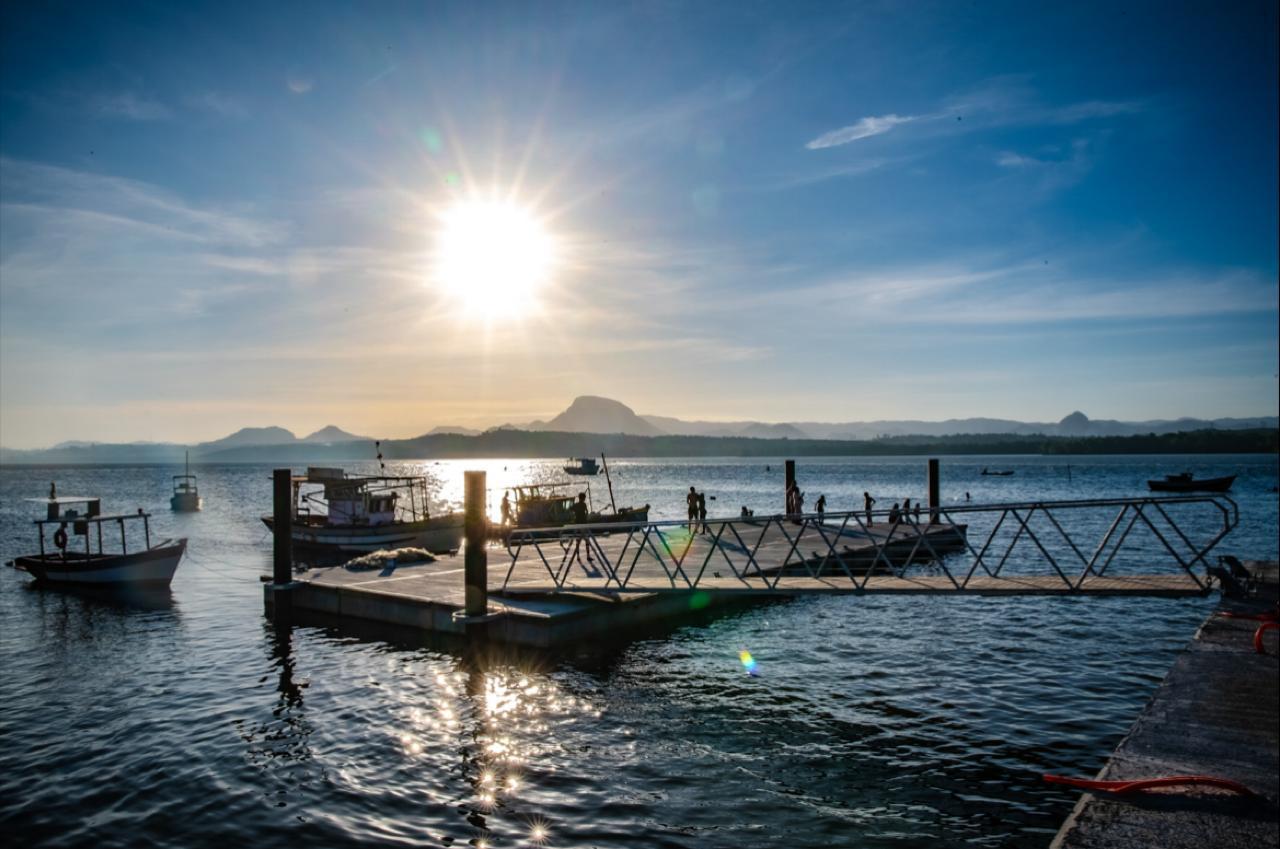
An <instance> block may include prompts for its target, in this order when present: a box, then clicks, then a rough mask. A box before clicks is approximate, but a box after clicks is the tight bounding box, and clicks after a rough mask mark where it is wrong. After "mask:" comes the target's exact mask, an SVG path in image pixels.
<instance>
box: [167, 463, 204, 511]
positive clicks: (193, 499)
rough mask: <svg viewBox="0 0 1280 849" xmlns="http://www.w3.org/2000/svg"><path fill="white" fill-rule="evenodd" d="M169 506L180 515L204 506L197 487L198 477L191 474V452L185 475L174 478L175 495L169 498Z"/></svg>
mask: <svg viewBox="0 0 1280 849" xmlns="http://www.w3.org/2000/svg"><path fill="white" fill-rule="evenodd" d="M169 506H170V507H171V508H172V509H173V510H174V511H175V512H178V513H191V512H194V511H196V510H199V509H200V508H201V507H203V506H204V499H202V498H201V497H200V488H199V487H197V486H196V476H195V475H193V474H191V452H187V455H186V471H185V473H184V474H181V475H174V476H173V495H172V496H170V497H169Z"/></svg>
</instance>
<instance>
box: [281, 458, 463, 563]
mask: <svg viewBox="0 0 1280 849" xmlns="http://www.w3.org/2000/svg"><path fill="white" fill-rule="evenodd" d="M308 484H313V485H315V486H318V487H319V489H316V488H312V489H310V490H307V489H303V487H304V486H307V485H308ZM262 523H263V524H264V525H266V526H267V527H268V528H270V529H272V530H274V529H275V517H273V516H263V517H262ZM462 531H463V516H462V514H461V513H446V514H444V515H443V516H432V515H430V513H429V512H428V510H427V479H426V478H423V477H394V476H387V475H369V476H361V475H351V476H348V475H347V474H346V472H344V471H343V470H342V469H331V468H318V467H311V468H308V469H307V473H306V474H305V475H300V476H295V477H294V478H293V532H292V535H291V536H292V538H293V543H294V545H295V546H298V547H299V548H302V549H311V550H313V551H316V552H318V553H321V554H323V553H325V552H329V553H339V552H341V553H350V552H370V551H379V550H382V549H396V548H425V549H426V550H427V551H430V552H432V553H434V554H440V553H444V552H455V551H457V550H458V549H459V548H460V547H461V546H462Z"/></svg>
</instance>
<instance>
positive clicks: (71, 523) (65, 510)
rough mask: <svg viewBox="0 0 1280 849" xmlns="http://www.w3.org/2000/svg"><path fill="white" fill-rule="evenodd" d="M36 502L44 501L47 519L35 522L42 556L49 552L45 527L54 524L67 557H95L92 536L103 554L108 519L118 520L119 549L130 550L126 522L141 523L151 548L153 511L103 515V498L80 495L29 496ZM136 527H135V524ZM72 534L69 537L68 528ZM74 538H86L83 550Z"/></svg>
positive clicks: (55, 539)
mask: <svg viewBox="0 0 1280 849" xmlns="http://www.w3.org/2000/svg"><path fill="white" fill-rule="evenodd" d="M27 501H29V502H32V503H34V504H44V505H45V507H46V509H45V518H43V519H36V520H35V521H34V524H35V526H36V532H37V534H38V535H39V537H40V556H41V557H44V556H45V554H46V553H47V548H46V536H45V528H46V527H47V526H50V525H53V526H55V528H54V531H53V537H52V542H53V546H54V547H55V548H56V549H57V550H58V551H60V552H61V553H62V554H63V555H64V556H72V555H75V556H83V557H92V556H95V552H94V551H93V545H92V540H91V537H94V536H96V537H97V542H98V546H97V548H98V550H97V552H96V556H99V557H101V556H103V555H104V553H105V552H104V549H103V543H102V526H103V524H105V523H107V522H115V523H116V525H117V527H118V529H119V533H120V551H121V553H122V554H123V553H127V552H128V550H129V549H128V537H127V534H126V531H125V528H126V525H125V523H126V522H136V521H139V520H140V521H141V522H142V534H143V541H144V543H145V547H146V548H148V549H149V548H151V521H150V520H151V514H150V513H145V512H143V510H142V508H138V512H137V513H122V514H119V515H114V516H103V515H102V499H100V498H84V497H79V496H52V497H50V498H28V499H27ZM135 527H136V526H135ZM68 529H70V531H71V533H70V536H68V534H67V531H68ZM73 537H84V545H83V550H82V551H81V545H80V544H79V543H77V542H75V540H74V539H73Z"/></svg>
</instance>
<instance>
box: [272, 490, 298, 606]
mask: <svg viewBox="0 0 1280 849" xmlns="http://www.w3.org/2000/svg"><path fill="white" fill-rule="evenodd" d="M271 498H272V504H271V507H272V516H273V518H274V522H273V523H272V525H273V530H274V533H275V544H274V546H273V548H272V551H273V553H274V557H273V560H272V564H273V568H272V570H271V578H272V583H274V584H276V585H277V586H283V585H284V584H287V583H289V582H290V581H292V580H293V470H292V469H276V470H275V471H274V472H272V474H271Z"/></svg>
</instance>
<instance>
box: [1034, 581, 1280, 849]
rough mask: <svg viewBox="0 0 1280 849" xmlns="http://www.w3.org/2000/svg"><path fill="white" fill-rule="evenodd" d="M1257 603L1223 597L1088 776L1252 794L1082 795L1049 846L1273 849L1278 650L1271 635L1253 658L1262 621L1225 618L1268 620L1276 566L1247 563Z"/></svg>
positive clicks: (1279, 734)
mask: <svg viewBox="0 0 1280 849" xmlns="http://www.w3.org/2000/svg"><path fill="white" fill-rule="evenodd" d="M1245 567H1246V568H1247V569H1249V570H1250V572H1252V573H1253V575H1254V576H1255V580H1256V582H1257V591H1256V592H1257V595H1256V597H1254V598H1251V599H1247V600H1236V601H1232V600H1227V599H1224V600H1223V603H1222V604H1221V605H1220V607H1219V608H1218V610H1216V611H1214V613H1213V614H1212V615H1210V617H1209V619H1208V620H1207V621H1205V623H1204V624H1203V625H1202V626H1201V627H1200V629H1199V631H1198V632H1197V633H1196V635H1195V637H1194V638H1193V639H1192V641H1191V643H1190V644H1189V645H1188V646H1187V648H1186V649H1185V650H1183V652H1182V653H1181V654H1180V655H1179V656H1178V659H1177V660H1176V661H1175V662H1174V664H1173V667H1172V668H1171V669H1170V670H1169V674H1168V675H1167V676H1166V677H1165V680H1164V682H1163V683H1161V685H1160V687H1159V689H1158V690H1157V691H1156V693H1155V695H1154V696H1153V697H1152V699H1151V702H1150V703H1149V704H1148V705H1147V707H1146V709H1144V710H1143V712H1142V714H1141V715H1140V716H1139V717H1138V720H1137V722H1135V723H1134V725H1133V727H1132V728H1131V729H1130V730H1129V733H1128V734H1127V735H1126V736H1125V738H1124V739H1123V740H1122V741H1121V742H1120V745H1119V746H1118V747H1117V748H1116V750H1115V753H1114V754H1113V755H1112V756H1111V759H1110V760H1109V761H1108V763H1107V765H1106V766H1105V767H1103V769H1102V771H1101V772H1100V773H1099V774H1098V776H1097V778H1098V779H1100V780H1105V781H1116V780H1132V779H1138V778H1152V777H1160V776H1169V775H1210V776H1215V777H1218V778H1226V779H1230V780H1233V781H1238V782H1240V783H1242V784H1244V785H1245V786H1247V787H1249V788H1250V789H1251V790H1253V791H1254V793H1255V794H1257V795H1256V796H1254V797H1240V796H1235V795H1230V794H1228V793H1226V792H1225V791H1220V790H1216V789H1206V788H1196V787H1189V788H1185V789H1178V790H1176V791H1174V790H1172V789H1167V790H1166V791H1164V792H1148V793H1136V794H1128V795H1124V796H1121V795H1116V794H1107V793H1085V794H1084V795H1083V796H1082V797H1081V799H1080V800H1079V802H1078V803H1077V804H1076V807H1075V810H1074V811H1073V812H1072V814H1071V815H1070V817H1068V818H1067V820H1066V822H1065V823H1064V824H1063V826H1062V828H1061V830H1060V831H1059V832H1058V835H1057V837H1056V838H1055V839H1054V841H1053V843H1052V849H1120V847H1124V849H1140V847H1152V848H1153V849H1155V847H1159V849H1181V847H1187V849H1208V847H1242V849H1243V847H1250V849H1256V847H1261V846H1277V845H1280V798H1278V796H1280V648H1277V642H1278V640H1277V631H1275V630H1271V631H1269V632H1267V633H1266V634H1265V635H1264V638H1263V647H1264V649H1265V654H1258V653H1257V652H1255V650H1254V642H1253V640H1254V633H1255V631H1256V630H1257V628H1258V626H1259V625H1260V624H1261V622H1259V621H1257V620H1251V619H1244V618H1228V617H1225V616H1222V615H1220V614H1221V613H1222V612H1224V611H1232V612H1237V613H1244V614H1264V613H1267V612H1274V611H1275V610H1276V604H1277V594H1278V587H1277V564H1276V563H1275V562H1269V563H1261V562H1257V561H1254V562H1248V563H1246V564H1245Z"/></svg>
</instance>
